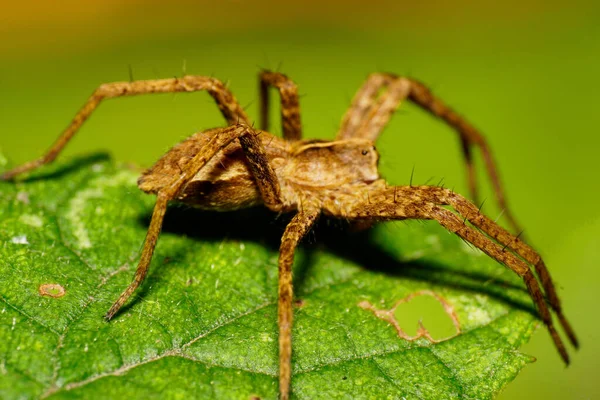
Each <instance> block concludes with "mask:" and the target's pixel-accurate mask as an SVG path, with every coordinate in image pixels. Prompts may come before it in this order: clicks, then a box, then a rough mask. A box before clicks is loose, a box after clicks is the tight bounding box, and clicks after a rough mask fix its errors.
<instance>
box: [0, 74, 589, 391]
mask: <svg viewBox="0 0 600 400" xmlns="http://www.w3.org/2000/svg"><path fill="white" fill-rule="evenodd" d="M259 82H260V96H261V130H255V129H253V128H252V127H251V124H250V121H249V119H248V117H247V116H246V113H245V112H244V110H243V109H242V108H241V107H240V105H239V104H238V102H237V101H236V100H235V98H234V97H233V95H232V94H231V93H230V92H229V91H228V90H227V89H226V88H225V86H224V85H223V84H222V83H221V82H220V81H218V80H216V79H214V78H209V77H203V76H185V77H183V78H174V79H162V80H151V81H134V82H117V83H110V84H105V85H102V86H100V87H99V88H98V89H97V90H96V91H95V92H94V94H93V95H92V97H91V98H90V99H89V100H88V102H87V103H86V104H85V105H84V106H83V108H82V109H81V111H80V112H79V113H78V114H77V115H76V117H75V119H74V120H73V122H72V123H71V125H69V127H68V128H67V129H66V130H65V132H64V133H63V134H62V135H61V136H60V137H59V139H58V141H57V142H56V143H55V144H54V146H52V148H51V149H50V150H49V151H48V153H47V154H46V155H45V156H43V157H42V158H40V159H38V160H34V161H31V162H29V163H26V164H24V165H22V166H19V167H17V168H15V169H13V170H11V171H8V172H6V173H4V174H3V175H2V176H1V177H2V179H11V178H13V177H14V176H16V175H19V174H21V173H24V172H27V171H30V170H32V169H35V168H37V167H39V166H41V165H43V164H46V163H49V162H51V161H53V160H54V159H55V158H56V156H57V155H58V154H59V153H60V151H61V150H62V149H63V148H64V146H65V145H66V143H67V142H68V141H69V140H70V139H71V138H72V137H73V135H74V134H75V133H76V131H77V130H78V129H79V127H80V126H81V125H82V124H83V122H84V121H85V120H86V119H87V118H88V117H89V115H90V114H91V113H92V111H93V110H94V109H95V108H96V107H97V106H98V104H99V103H100V102H101V101H102V100H103V99H105V98H112V97H119V96H128V95H138V94H145V93H168V92H192V91H198V90H206V91H208V92H209V93H210V95H211V96H212V97H213V98H214V100H215V101H216V103H217V105H218V107H219V109H220V110H221V113H222V114H223V116H224V117H225V119H226V121H227V123H228V125H227V126H226V127H223V128H216V129H212V130H208V131H204V132H200V133H197V134H195V135H193V136H191V137H190V138H188V139H187V140H185V141H183V142H182V143H180V144H178V145H176V146H175V147H173V148H172V149H171V150H170V151H169V152H167V153H166V154H165V155H164V156H163V157H161V159H160V160H158V162H157V163H156V164H155V165H154V166H153V167H152V168H151V169H149V170H148V171H147V172H145V173H144V174H143V175H142V177H141V178H140V179H139V181H138V185H139V187H140V188H141V189H142V190H143V191H145V192H148V193H153V194H156V195H157V200H156V205H155V207H154V212H153V214H152V220H151V222H150V227H149V228H148V234H147V236H146V241H145V242H144V247H143V250H142V254H141V257H140V261H139V264H138V267H137V270H136V273H135V277H134V280H133V282H132V283H131V284H130V285H129V287H127V289H125V291H124V292H123V293H122V294H121V296H120V297H119V299H118V300H117V301H116V302H115V303H114V304H113V306H112V307H111V308H110V310H109V311H108V312H107V314H106V319H108V320H110V319H111V318H113V317H114V316H115V314H116V313H117V312H118V311H119V309H120V308H121V307H122V306H123V304H124V303H125V302H126V301H127V299H129V297H130V296H131V294H132V293H133V292H134V291H135V289H136V288H137V287H138V286H139V285H140V284H141V283H142V281H143V280H144V278H145V276H146V273H147V272H148V267H149V265H150V260H151V259H152V254H153V252H154V248H155V245H156V241H157V240H158V235H159V232H160V229H161V226H162V222H163V218H164V215H165V211H166V208H167V204H168V203H169V202H170V201H179V202H184V203H187V204H191V205H193V206H196V207H200V208H204V209H211V210H217V211H229V210H235V209H240V208H245V207H251V206H257V205H264V206H266V207H267V208H269V209H270V210H273V211H275V212H279V213H281V212H289V213H295V215H294V217H293V218H292V220H291V222H290V223H289V225H288V226H287V228H286V230H285V232H284V234H283V238H282V241H281V247H280V254H279V300H278V322H279V362H280V377H279V390H280V397H281V398H282V399H287V398H289V394H290V382H291V354H292V345H291V328H292V316H293V315H292V298H293V291H292V263H293V260H294V252H295V249H296V247H297V245H298V243H299V242H300V240H301V239H302V238H303V237H304V236H305V235H306V233H307V232H308V231H309V230H310V229H311V227H312V226H313V225H314V223H315V221H316V220H317V219H318V218H319V216H320V215H322V214H325V215H328V216H330V217H334V218H342V219H344V220H348V221H350V222H351V223H353V224H354V225H356V226H368V225H370V224H372V223H373V222H375V221H380V220H394V219H396V220H397V219H433V220H436V221H437V222H439V223H440V224H441V225H442V226H443V227H444V228H446V229H448V230H449V231H451V232H454V233H455V234H456V235H458V236H459V237H461V238H462V239H464V240H466V241H467V242H469V243H471V244H473V245H474V246H475V247H477V248H479V249H481V250H482V251H483V252H485V253H486V254H487V255H489V256H490V257H492V258H494V259H495V260H497V261H499V262H500V263H502V264H504V265H506V266H507V267H508V268H510V269H511V270H513V271H514V272H515V273H517V274H518V275H519V276H521V277H522V278H523V280H524V281H525V284H526V286H527V290H528V291H529V294H530V295H531V297H532V299H533V301H534V303H535V305H536V307H537V309H538V311H539V314H540V317H541V318H542V320H543V321H544V324H545V325H546V327H547V328H548V330H549V332H550V334H551V336H552V339H553V340H554V343H555V345H556V347H557V349H558V351H559V353H560V355H561V357H562V358H563V359H564V361H565V362H566V363H568V362H569V357H568V354H567V352H566V349H565V346H564V344H563V342H562V340H561V339H560V337H559V336H558V333H557V332H556V329H555V328H554V323H553V321H552V316H551V314H550V309H552V310H553V311H554V312H555V313H556V315H557V317H558V319H559V321H560V323H561V325H562V327H563V328H564V330H565V332H566V333H567V336H568V337H569V340H570V341H571V343H573V345H575V346H577V338H576V337H575V334H574V332H573V330H572V329H571V327H570V325H569V323H568V322H567V320H566V318H565V317H564V315H563V312H562V309H561V305H560V301H559V299H558V296H557V294H556V290H555V288H554V284H553V283H552V280H551V278H550V275H549V272H548V269H547V268H546V266H545V264H544V262H543V261H542V259H541V257H540V255H539V254H538V253H537V252H536V251H535V250H533V249H532V248H531V247H530V246H528V245H527V244H526V243H525V242H524V241H523V240H522V239H520V238H519V235H517V236H514V235H513V234H511V233H509V232H508V231H507V230H505V229H504V228H502V227H500V226H499V225H498V224H496V223H495V222H494V221H492V220H490V219H489V218H488V217H486V216H485V215H483V214H482V213H481V212H480V210H479V208H477V207H476V206H474V205H473V203H471V202H469V201H468V200H466V199H465V198H464V197H462V196H460V195H458V194H456V193H454V192H453V191H451V190H448V189H444V188H441V187H437V186H412V185H409V186H388V185H387V184H386V182H385V181H384V180H382V179H380V177H379V174H378V171H377V162H378V159H379V156H378V154H377V151H376V149H375V146H374V142H375V141H376V140H377V138H378V136H379V134H380V133H381V131H382V129H383V127H384V126H385V125H386V124H387V122H388V121H389V119H390V117H391V116H392V114H393V112H394V111H395V110H396V108H397V107H398V106H399V105H400V103H401V102H402V101H404V100H410V101H413V102H415V103H416V104H418V105H419V106H421V107H422V108H423V109H425V110H427V111H429V112H431V113H432V114H434V115H435V116H437V117H439V118H441V119H442V120H444V121H445V122H446V123H448V124H449V125H450V126H452V127H453V128H454V129H455V130H456V131H457V132H458V134H459V137H460V140H461V143H462V148H463V152H464V155H465V159H466V163H467V175H468V181H469V186H470V189H471V195H472V198H473V199H476V198H477V184H476V179H475V170H474V168H473V163H472V152H471V150H472V148H473V147H476V148H478V149H479V150H480V151H481V153H482V156H483V158H484V160H485V164H486V169H487V172H488V174H489V177H490V179H491V182H492V185H493V188H494V190H495V194H496V199H497V201H498V203H499V205H500V207H501V208H502V209H504V210H505V215H506V216H507V218H508V220H509V222H510V224H511V225H512V228H513V229H515V230H517V231H518V228H517V224H516V222H515V220H514V218H513V216H512V214H511V213H510V212H509V210H508V208H507V205H506V202H505V199H504V194H503V191H502V187H501V185H500V181H499V179H498V175H497V172H496V167H495V164H494V161H493V159H492V157H491V154H490V151H489V149H488V147H487V144H486V142H485V140H484V139H483V137H482V136H481V134H480V133H479V132H478V131H477V130H476V129H475V128H473V127H472V126H471V125H470V124H468V123H467V122H466V121H465V120H464V119H463V118H461V117H460V116H459V115H458V114H456V113H455V112H454V111H452V110H451V109H450V108H449V107H447V106H446V105H445V104H444V103H443V102H442V101H441V100H439V99H437V98H436V97H434V96H433V95H432V94H431V93H430V92H429V90H428V89H427V88H426V87H425V86H423V85H422V84H421V83H419V82H417V81H414V80H411V79H408V78H403V77H398V76H395V75H392V74H379V73H377V74H372V75H371V76H369V78H368V79H367V81H366V82H365V84H364V85H363V87H362V88H361V89H360V90H359V92H358V93H357V95H356V97H355V98H354V100H353V103H352V105H351V107H350V109H349V110H348V112H347V113H346V115H345V116H344V118H343V120H342V125H341V128H340V131H339V132H338V135H337V138H336V140H335V141H318V140H317V141H316V140H308V141H306V140H302V139H301V136H302V134H301V133H302V132H301V123H300V109H299V102H298V92H297V89H296V85H295V84H294V83H293V82H292V81H291V80H290V79H288V78H287V77H286V76H284V75H282V74H279V73H273V72H268V71H264V72H262V73H261V74H260V80H259ZM269 86H274V87H275V88H277V89H278V90H279V92H280V95H281V116H282V125H283V139H281V138H277V137H275V136H273V135H271V134H269V133H268V132H267V129H268V126H267V121H268V108H269V107H268V106H269V91H268V89H269ZM532 267H533V268H532ZM533 271H535V274H536V275H537V278H536V275H534V272H533Z"/></svg>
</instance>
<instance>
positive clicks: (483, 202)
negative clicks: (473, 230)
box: [479, 198, 487, 212]
mask: <svg viewBox="0 0 600 400" xmlns="http://www.w3.org/2000/svg"><path fill="white" fill-rule="evenodd" d="M486 200H487V198H485V199H483V201H482V202H481V204H480V205H479V212H481V208H482V207H483V205H484V204H485V201H486Z"/></svg>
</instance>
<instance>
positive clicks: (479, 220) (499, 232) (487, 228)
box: [436, 188, 579, 347]
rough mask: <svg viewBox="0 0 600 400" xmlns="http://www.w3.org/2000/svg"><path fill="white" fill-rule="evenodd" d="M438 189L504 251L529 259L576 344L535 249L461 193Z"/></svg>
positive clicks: (577, 343)
mask: <svg viewBox="0 0 600 400" xmlns="http://www.w3.org/2000/svg"><path fill="white" fill-rule="evenodd" d="M436 189H437V190H439V191H440V192H441V193H440V197H442V198H443V199H444V204H450V205H451V206H452V207H453V208H454V209H455V210H456V211H457V212H458V213H459V214H461V215H462V216H463V217H465V218H466V219H467V220H468V221H469V222H470V223H471V224H473V225H474V226H476V227H477V228H479V229H480V230H481V231H483V232H484V233H485V234H487V235H488V236H491V237H492V238H493V239H494V240H496V241H497V242H498V243H500V244H501V245H503V246H504V248H503V251H504V250H505V249H506V248H508V249H510V250H512V251H514V252H515V253H516V254H518V255H519V256H520V257H521V258H523V259H524V260H525V261H527V262H528V263H530V264H532V265H533V266H534V267H535V271H536V273H537V276H538V277H539V279H540V281H541V283H542V286H543V288H544V291H545V294H546V298H547V300H548V302H549V303H550V306H551V307H552V309H553V310H554V312H556V315H557V316H558V319H559V321H560V323H561V325H562V327H563V329H564V330H565V332H566V333H567V336H568V337H569V340H570V341H571V343H572V344H573V345H574V346H575V347H579V342H578V340H577V337H576V335H575V332H574V330H573V328H572V327H571V325H570V324H569V322H568V321H567V319H566V317H565V316H564V314H563V311H562V306H561V304H560V300H559V298H558V295H557V293H556V289H555V286H554V283H553V282H552V277H551V276H550V272H549V271H548V268H547V267H546V264H545V263H544V260H543V259H542V257H541V256H540V254H539V253H538V252H536V251H535V250H534V249H533V248H531V247H530V246H529V245H527V244H526V243H525V242H523V241H522V240H521V239H519V237H516V236H513V235H512V234H511V233H509V232H508V231H506V230H505V229H504V228H502V227H501V226H499V225H498V224H496V223H495V222H494V221H492V220H491V219H490V218H488V217H486V216H485V215H483V214H481V212H480V211H479V209H478V208H477V207H476V206H475V205H474V204H472V203H470V202H469V201H467V200H466V199H465V198H464V197H462V196H460V195H458V194H456V193H452V192H451V191H449V190H447V189H442V188H436Z"/></svg>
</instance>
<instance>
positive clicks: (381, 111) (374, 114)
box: [337, 73, 522, 232]
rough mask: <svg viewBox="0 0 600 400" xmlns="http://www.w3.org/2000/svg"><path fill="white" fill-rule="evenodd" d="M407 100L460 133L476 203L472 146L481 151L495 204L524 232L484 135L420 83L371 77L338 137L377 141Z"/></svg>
mask: <svg viewBox="0 0 600 400" xmlns="http://www.w3.org/2000/svg"><path fill="white" fill-rule="evenodd" d="M400 88H401V90H400ZM405 99H408V100H410V101H412V102H414V103H415V104H417V105H419V106H420V107H421V108H422V109H424V110H425V111H428V112H429V113H431V114H433V115H435V116H436V117H438V118H440V119H442V120H443V121H445V122H446V123H447V124H448V125H450V126H451V127H452V128H454V130H455V131H456V132H457V133H458V134H459V136H460V139H461V144H462V150H463V154H464V157H465V162H466V168H467V182H468V185H469V191H470V192H471V199H472V200H473V201H474V202H475V203H478V202H479V200H478V198H479V194H478V186H477V177H476V173H475V167H474V164H473V153H472V151H471V150H472V147H473V146H476V147H478V148H479V150H480V151H481V154H482V156H483V160H484V163H485V166H486V170H487V173H488V176H489V179H490V181H491V182H492V186H493V189H494V194H495V196H496V201H497V203H498V205H499V207H500V209H502V210H503V211H504V213H505V215H506V218H507V220H508V222H509V224H510V225H511V227H512V229H513V230H514V231H515V232H521V231H522V230H521V229H520V228H519V224H518V223H517V221H516V219H515V217H514V216H513V214H512V212H511V210H510V209H509V207H508V204H507V201H506V198H505V195H504V189H503V187H502V184H501V183H500V178H499V175H498V170H497V168H496V163H495V161H494V158H493V157H492V154H491V151H490V149H489V146H488V145H487V142H486V141H485V139H484V137H483V135H482V134H481V133H480V132H479V131H478V130H477V129H476V128H475V127H473V125H471V124H470V123H469V122H467V121H466V120H465V119H464V118H463V117H461V116H460V115H458V114H457V113H456V112H455V111H454V110H452V109H451V108H450V107H448V106H447V105H446V104H445V103H444V102H443V101H442V100H440V99H439V98H437V97H435V96H434V95H433V94H432V93H431V91H430V90H429V89H428V88H427V87H426V86H425V85H424V84H422V83H421V82H418V81H416V80H414V79H410V78H406V77H399V76H397V75H394V74H389V73H374V74H371V75H370V76H369V77H368V78H367V80H366V82H365V83H364V84H363V86H362V88H360V89H359V91H358V92H357V94H356V95H355V97H354V99H353V101H352V105H351V106H350V108H349V109H348V111H347V112H346V114H345V115H344V118H343V119H342V124H341V127H340V130H339V132H338V135H337V138H338V139H344V138H350V137H364V138H369V139H371V140H373V141H376V140H377V138H378V137H379V135H380V134H381V132H382V130H383V128H384V127H385V125H387V123H388V122H389V120H390V118H391V116H392V114H393V112H394V111H395V110H396V109H397V108H398V107H399V106H400V103H401V102H402V101H404V100H405Z"/></svg>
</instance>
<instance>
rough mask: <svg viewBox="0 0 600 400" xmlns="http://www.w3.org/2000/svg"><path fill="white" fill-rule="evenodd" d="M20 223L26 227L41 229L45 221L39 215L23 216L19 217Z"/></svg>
mask: <svg viewBox="0 0 600 400" xmlns="http://www.w3.org/2000/svg"><path fill="white" fill-rule="evenodd" d="M19 221H21V222H22V223H24V224H25V225H29V226H33V227H34V228H41V227H42V225H43V224H44V221H43V220H42V219H41V218H40V217H39V216H37V215H31V214H23V215H21V216H20V217H19Z"/></svg>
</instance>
